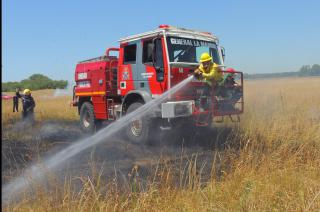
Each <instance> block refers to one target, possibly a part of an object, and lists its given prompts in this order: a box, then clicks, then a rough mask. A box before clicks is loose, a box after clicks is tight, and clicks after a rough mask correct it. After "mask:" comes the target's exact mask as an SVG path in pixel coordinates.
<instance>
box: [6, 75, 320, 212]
mask: <svg viewBox="0 0 320 212" xmlns="http://www.w3.org/2000/svg"><path fill="white" fill-rule="evenodd" d="M244 92H245V97H244V100H245V113H244V114H243V115H242V117H241V122H240V123H239V124H231V123H228V124H226V125H227V126H231V127H232V131H231V132H230V135H229V136H225V137H223V138H222V139H223V142H224V143H225V145H224V146H223V148H222V149H219V151H216V150H215V149H214V148H213V149H211V150H212V151H211V152H212V161H213V162H212V163H211V165H210V166H211V168H210V169H211V171H210V178H209V180H206V181H203V180H202V178H203V177H202V174H203V172H202V167H203V164H204V163H205V162H206V161H202V160H201V158H200V157H197V156H190V158H189V160H188V163H187V165H186V166H185V167H184V168H183V169H178V173H176V171H175V170H174V169H172V168H171V167H170V166H166V165H163V166H159V168H156V169H155V170H154V171H153V173H152V174H151V175H150V177H149V178H148V179H149V180H148V181H147V184H144V185H143V186H142V184H141V179H140V178H139V169H137V168H136V167H133V169H132V171H131V173H129V175H128V176H129V179H130V181H129V184H128V185H129V186H127V187H126V189H120V187H121V186H120V185H119V184H117V181H116V180H114V181H112V180H111V181H106V180H105V178H103V177H102V176H101V175H100V174H99V167H98V169H95V168H94V167H93V168H92V176H90V177H88V176H69V177H66V178H65V182H64V184H63V186H60V184H59V186H58V184H57V183H56V180H55V179H54V176H53V177H52V178H53V179H52V180H50V183H49V184H50V186H49V187H50V188H51V189H50V190H49V191H46V192H45V191H44V190H43V189H42V188H41V186H39V187H38V189H36V190H35V192H34V195H35V198H30V197H29V196H28V195H26V196H25V197H23V198H22V199H21V200H19V201H18V202H16V203H14V204H10V205H7V206H5V207H4V206H3V208H2V209H4V210H5V211H320V78H319V77H313V78H283V79H270V80H252V81H246V82H245V88H244ZM33 96H34V98H35V100H36V104H37V106H36V109H35V111H36V119H37V123H36V126H35V127H34V128H33V129H31V131H32V130H35V129H37V128H39V127H41V125H42V123H43V122H45V121H47V120H57V121H61V122H65V123H73V122H75V121H76V120H77V119H78V115H77V112H76V110H75V108H72V107H70V106H69V102H70V97H57V98H52V97H50V96H52V91H50V90H48V91H38V92H33ZM19 119H20V114H17V113H12V101H2V130H3V135H2V145H4V142H6V143H8V142H9V143H10V142H11V141H12V140H15V141H16V140H19V141H21V142H23V141H24V140H28V139H27V138H26V137H23V135H21V134H19V133H13V131H12V130H11V129H12V128H13V127H14V125H15V123H16V122H18V120H19ZM25 130H28V129H25ZM197 142H201V141H200V140H199V141H197ZM220 142H221V141H220ZM6 145H7V144H6ZM2 155H4V152H2ZM2 159H3V157H2ZM179 172H180V173H179ZM181 172H183V173H182V174H183V176H184V177H181V178H180V180H178V182H177V180H176V178H174V176H176V175H179V174H180V175H181ZM2 177H3V176H2ZM74 179H80V181H81V185H82V187H81V189H80V190H77V191H75V190H73V189H72V186H71V182H72V181H73V180H74ZM103 188H104V189H103Z"/></svg>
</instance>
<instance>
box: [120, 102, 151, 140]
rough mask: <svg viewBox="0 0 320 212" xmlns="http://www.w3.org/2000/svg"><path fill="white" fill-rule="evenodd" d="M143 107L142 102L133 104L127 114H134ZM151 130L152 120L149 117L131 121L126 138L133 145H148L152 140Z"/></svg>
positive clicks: (126, 129) (127, 127)
mask: <svg viewBox="0 0 320 212" xmlns="http://www.w3.org/2000/svg"><path fill="white" fill-rule="evenodd" d="M142 105H143V103H141V102H135V103H132V104H131V105H130V106H129V108H128V110H127V111H126V114H129V113H131V112H133V111H134V110H136V109H138V108H139V107H141V106H142ZM151 128H152V121H151V118H150V117H149V116H148V115H145V116H143V117H141V118H137V119H135V120H132V121H130V123H129V124H128V125H127V126H126V128H125V131H126V136H127V138H128V139H129V140H130V141H131V142H133V143H136V144H148V143H149V140H151Z"/></svg>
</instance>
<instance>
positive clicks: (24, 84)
mask: <svg viewBox="0 0 320 212" xmlns="http://www.w3.org/2000/svg"><path fill="white" fill-rule="evenodd" d="M67 85H68V81H67V80H52V79H50V78H49V77H47V76H44V75H42V74H33V75H31V76H30V77H29V78H28V79H24V80H21V81H20V82H3V83H2V92H10V91H15V89H16V88H19V89H25V88H28V89H31V90H41V89H56V88H60V89H64V88H66V87H67Z"/></svg>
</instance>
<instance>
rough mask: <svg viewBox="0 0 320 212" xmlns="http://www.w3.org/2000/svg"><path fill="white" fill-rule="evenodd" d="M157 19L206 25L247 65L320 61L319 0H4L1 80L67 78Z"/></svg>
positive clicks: (284, 67)
mask: <svg viewBox="0 0 320 212" xmlns="http://www.w3.org/2000/svg"><path fill="white" fill-rule="evenodd" d="M160 24H169V25H173V26H178V27H184V28H190V29H199V30H203V31H210V32H213V33H214V34H216V35H217V36H218V37H219V39H220V43H221V44H222V45H223V46H224V47H225V49H226V54H227V56H226V65H228V66H231V67H234V68H235V69H237V70H240V71H243V72H245V73H266V72H286V71H296V70H298V69H299V68H300V67H301V66H302V65H308V64H310V65H312V64H314V63H318V64H320V1H318V0H305V1H302V0H301V1H298V0H291V1H290V0H283V1H281V0H268V1H267V0H266V1H253V0H251V1H249V0H220V1H213V0H212V1H209V0H208V1H205V0H201V1H174V0H171V1H167V0H162V1H150V0H149V1H142V0H140V1H139V0H136V1H121V2H120V1H107V0H104V1H102V0H100V1H97V0H92V1H83V0H55V1H45V0H28V1H24V0H20V1H18V0H3V1H2V81H4V82H6V81H20V80H22V79H25V78H27V77H29V76H30V75H32V74H34V73H41V74H45V75H47V76H49V77H50V78H52V79H57V80H60V79H65V80H70V81H73V74H74V68H75V65H76V63H77V62H78V61H81V60H85V59H89V58H93V57H97V56H101V55H102V54H103V53H104V52H105V49H106V48H108V47H114V46H117V45H118V42H117V41H118V39H119V38H121V37H125V36H129V35H133V34H137V33H141V32H145V31H150V30H153V29H155V28H157V27H158V26H159V25H160Z"/></svg>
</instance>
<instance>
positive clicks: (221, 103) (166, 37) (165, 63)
mask: <svg viewBox="0 0 320 212" xmlns="http://www.w3.org/2000/svg"><path fill="white" fill-rule="evenodd" d="M119 42H120V46H119V47H115V48H108V49H107V50H106V52H105V54H104V55H102V56H100V57H97V58H93V59H89V60H85V61H81V62H79V63H78V64H77V66H76V70H75V81H76V85H75V87H74V95H73V106H76V107H77V108H78V112H79V115H80V126H81V128H82V130H83V131H85V132H90V133H93V132H94V131H95V130H96V128H97V127H99V126H100V125H101V122H102V121H108V122H112V121H115V120H117V119H119V118H120V117H121V116H124V115H126V114H127V113H130V112H132V111H134V110H135V109H137V108H139V107H140V106H142V105H143V104H145V103H147V102H149V101H151V100H152V99H154V98H157V97H158V96H160V95H162V94H163V93H164V92H166V91H167V90H169V89H170V88H172V87H173V86H175V85H176V84H178V83H179V82H181V81H183V80H184V79H186V78H188V77H189V76H190V75H193V72H194V70H195V69H196V68H197V67H198V66H199V59H200V56H201V54H202V53H204V52H207V53H209V54H210V55H211V57H212V59H213V62H214V63H216V64H218V65H219V66H220V67H222V72H224V73H223V74H224V75H226V74H227V73H226V71H223V70H224V67H225V66H224V56H225V54H224V49H223V47H221V46H220V44H219V40H218V38H217V37H216V36H215V35H213V34H211V33H208V32H201V31H196V30H189V29H184V28H177V27H172V26H169V25H160V26H159V28H157V29H155V30H153V31H149V32H145V33H141V34H137V35H133V36H129V37H125V38H122V39H120V40H119ZM110 52H115V53H116V55H117V56H111V54H110ZM113 55H114V54H113ZM232 76H234V77H235V78H236V79H235V80H236V81H237V89H234V90H236V91H237V94H236V95H237V98H233V99H232V98H229V97H227V96H228V95H223V89H222V88H223V85H221V86H220V87H219V88H218V86H213V87H210V88H209V92H206V90H208V84H207V83H206V82H203V81H201V80H192V82H190V83H188V85H187V86H185V87H184V88H183V89H181V90H180V91H178V92H177V93H175V94H174V95H172V96H170V99H168V100H167V101H166V102H164V103H162V104H161V105H160V106H159V111H158V112H157V113H154V114H153V115H152V116H148V118H138V119H137V120H132V122H131V123H129V124H128V126H127V127H126V135H127V137H128V138H129V139H130V140H132V141H135V142H148V141H149V140H150V138H151V137H153V136H155V134H154V131H153V130H154V129H160V128H161V127H162V128H165V129H168V128H170V127H174V126H175V125H177V124H178V122H179V123H186V122H187V123H188V124H189V125H190V124H191V125H194V126H200V127H201V126H203V127H207V126H210V125H211V123H212V121H213V120H214V119H215V118H217V117H218V118H219V117H220V118H221V119H222V118H223V117H224V116H230V117H231V116H235V117H237V118H239V114H241V113H243V95H242V94H243V74H242V73H241V72H234V73H233V74H232ZM232 92H234V91H232Z"/></svg>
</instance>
